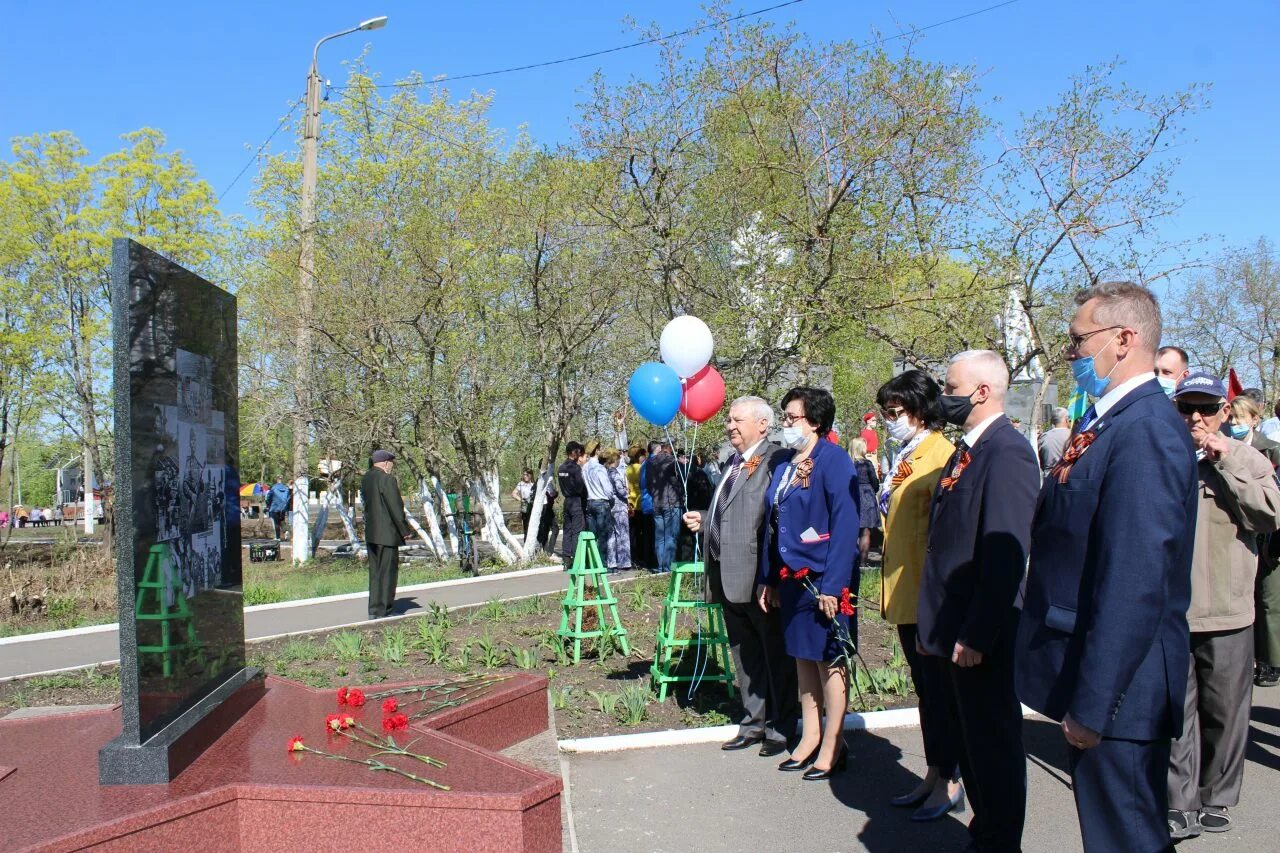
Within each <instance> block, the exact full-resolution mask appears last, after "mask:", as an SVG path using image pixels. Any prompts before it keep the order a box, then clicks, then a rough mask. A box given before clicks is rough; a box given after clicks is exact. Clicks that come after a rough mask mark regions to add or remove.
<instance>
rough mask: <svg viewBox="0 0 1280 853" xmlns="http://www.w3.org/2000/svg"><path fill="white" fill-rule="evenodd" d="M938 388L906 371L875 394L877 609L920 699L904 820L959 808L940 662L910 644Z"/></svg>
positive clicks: (936, 443)
mask: <svg viewBox="0 0 1280 853" xmlns="http://www.w3.org/2000/svg"><path fill="white" fill-rule="evenodd" d="M941 393H942V390H941V389H940V388H939V387H938V383H937V382H935V381H934V380H933V379H932V377H930V376H929V375H928V374H926V373H924V372H923V371H920V370H911V371H907V372H906V373H902V374H900V375H898V376H895V377H893V378H892V379H890V380H889V381H888V382H886V383H885V384H884V385H882V386H880V390H879V391H878V392H877V393H876V402H877V403H878V404H879V406H880V412H881V414H882V415H883V417H884V423H885V429H886V430H887V431H888V433H889V437H890V438H892V439H893V440H894V443H895V446H896V447H897V448H898V450H897V452H896V453H894V455H893V457H892V462H891V464H890V467H889V473H888V475H887V476H886V477H885V478H884V481H883V482H882V483H881V486H880V492H879V494H878V498H879V502H880V512H881V514H882V515H884V517H885V522H884V548H883V550H882V553H883V555H884V560H883V567H882V569H881V574H880V613H881V615H882V616H884V618H885V619H886V620H887V621H888V622H890V623H891V624H893V625H896V626H898V639H899V641H900V642H901V643H902V651H903V654H904V655H905V656H906V658H907V663H908V664H909V665H910V667H911V681H912V683H913V684H914V685H915V690H916V695H917V696H918V697H919V699H920V733H921V736H922V737H923V739H924V754H925V761H926V763H927V764H928V766H929V769H928V772H927V773H926V774H925V777H924V779H922V780H921V781H920V784H919V785H917V786H916V787H915V789H914V790H912V791H910V792H908V793H906V794H903V795H902V796H899V797H894V798H893V800H892V801H891V802H892V803H893V805H895V806H902V807H918V808H917V810H916V812H915V813H914V814H913V815H912V816H911V819H912V820H916V821H923V820H937V819H938V818H941V817H942V816H944V815H945V814H947V813H948V812H950V811H952V810H962V809H963V808H964V791H963V789H962V788H961V787H960V782H959V776H960V767H959V753H958V749H959V746H958V742H957V739H956V738H955V737H954V736H952V734H951V732H950V725H949V717H948V712H947V699H946V690H947V685H946V683H945V682H944V681H943V677H944V674H943V669H942V666H941V662H940V661H939V660H938V659H937V658H931V657H929V656H928V655H922V654H920V653H918V652H917V650H916V601H917V600H918V599H919V597H920V577H921V573H922V572H923V570H924V553H925V545H926V542H927V540H928V538H929V514H930V506H931V504H932V502H933V492H934V488H935V487H936V486H937V485H938V480H939V478H941V476H942V471H943V469H944V468H945V467H946V465H947V463H948V462H949V461H950V460H951V457H952V454H954V453H955V446H954V445H952V444H951V442H950V441H948V440H947V439H946V437H945V436H943V435H942V433H941V432H939V431H938V429H939V427H941V425H942V413H941V410H940V409H939V406H938V397H939V396H940V395H941Z"/></svg>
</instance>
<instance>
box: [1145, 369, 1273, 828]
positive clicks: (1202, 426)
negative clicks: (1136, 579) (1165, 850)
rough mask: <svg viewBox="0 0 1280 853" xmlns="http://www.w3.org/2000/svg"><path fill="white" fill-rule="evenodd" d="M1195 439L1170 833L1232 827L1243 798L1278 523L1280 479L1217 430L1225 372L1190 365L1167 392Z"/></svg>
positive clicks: (1224, 410) (1223, 408) (1222, 415)
mask: <svg viewBox="0 0 1280 853" xmlns="http://www.w3.org/2000/svg"><path fill="white" fill-rule="evenodd" d="M1173 402H1174V404H1175V405H1176V406H1177V409H1178V413H1179V414H1181V415H1182V418H1183V420H1185V421H1186V423H1187V429H1188V430H1189V431H1190V433H1191V440H1192V441H1193V442H1194V443H1195V446H1196V448H1197V450H1196V457H1197V458H1198V459H1199V464H1198V466H1197V468H1198V473H1199V478H1200V493H1199V511H1198V513H1197V514H1196V526H1195V530H1196V536H1195V543H1196V544H1195V558H1194V560H1193V561H1192V563H1191V607H1190V609H1189V610H1188V611H1187V622H1188V623H1189V625H1190V628H1191V661H1190V664H1189V668H1188V672H1187V692H1186V702H1185V706H1184V711H1183V713H1184V715H1185V719H1186V726H1185V728H1184V729H1183V732H1182V735H1181V736H1180V737H1179V738H1178V739H1177V740H1175V741H1174V742H1173V754H1172V760H1171V762H1170V765H1169V833H1170V835H1171V836H1172V837H1173V838H1190V837H1193V836H1196V835H1199V834H1200V832H1201V831H1202V830H1203V831H1206V832H1226V831H1227V830H1229V829H1231V813H1230V811H1229V809H1230V808H1232V807H1234V806H1235V805H1237V804H1238V803H1239V802H1240V783H1241V781H1242V780H1243V778H1244V751H1245V745H1246V743H1247V742H1248V736H1249V706H1250V704H1251V700H1252V697H1253V684H1252V682H1251V680H1250V679H1251V677H1252V675H1253V666H1252V664H1253V629H1252V626H1253V616H1254V614H1253V582H1254V575H1255V573H1256V571H1257V568H1258V534H1262V533H1272V532H1274V531H1275V529H1276V522H1277V513H1278V512H1280V487H1277V485H1276V478H1275V475H1274V473H1273V472H1272V468H1271V463H1270V462H1268V461H1267V458H1266V457H1265V456H1263V455H1262V454H1261V453H1259V452H1258V451H1257V450H1254V449H1253V448H1252V447H1250V446H1249V445H1247V444H1245V443H1244V442H1242V441H1237V440H1236V439H1234V438H1228V437H1227V436H1225V435H1223V434H1222V433H1221V432H1220V430H1221V429H1222V425H1223V423H1225V422H1226V420H1227V415H1228V413H1229V412H1230V411H1231V409H1230V408H1229V407H1228V406H1227V389H1226V386H1224V385H1223V384H1222V380H1221V379H1219V378H1218V377H1216V376H1212V375H1210V374H1208V373H1192V374H1190V375H1189V376H1186V377H1185V378H1183V379H1182V381H1181V382H1179V383H1178V387H1177V390H1176V391H1174V393H1173Z"/></svg>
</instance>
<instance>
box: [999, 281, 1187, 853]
mask: <svg viewBox="0 0 1280 853" xmlns="http://www.w3.org/2000/svg"><path fill="white" fill-rule="evenodd" d="M1075 302H1076V306H1077V310H1076V314H1075V317H1074V318H1073V319H1072V321H1071V326H1070V328H1069V330H1068V334H1069V338H1070V344H1069V346H1068V348H1067V352H1066V356H1067V359H1068V362H1069V364H1070V366H1071V372H1072V374H1073V375H1074V377H1075V380H1076V385H1077V386H1078V387H1079V388H1080V389H1081V390H1082V391H1084V392H1085V393H1087V394H1089V395H1090V396H1091V397H1094V398H1095V400H1096V401H1095V402H1094V404H1093V405H1092V406H1090V407H1089V409H1088V411H1086V412H1085V415H1084V417H1083V418H1082V419H1081V420H1080V422H1079V423H1078V424H1077V427H1076V430H1075V433H1074V434H1073V435H1072V437H1071V442H1070V444H1069V445H1068V446H1067V449H1066V451H1065V452H1064V453H1063V455H1062V458H1061V459H1060V460H1058V463H1057V464H1056V465H1055V466H1054V467H1053V468H1052V469H1050V471H1049V473H1048V475H1047V476H1046V477H1045V482H1044V486H1043V488H1042V490H1041V493H1040V500H1039V505H1038V507H1037V510H1036V515H1035V520H1034V522H1033V523H1032V529H1031V560H1030V568H1029V571H1028V575H1027V582H1026V597H1025V604H1024V607H1023V614H1022V621H1021V623H1020V624H1019V627H1018V643H1017V652H1016V655H1015V661H1016V663H1015V669H1016V673H1015V675H1016V683H1017V688H1018V696H1019V698H1020V699H1021V700H1022V701H1023V703H1025V704H1026V705H1028V706H1030V707H1031V708H1033V709H1035V710H1036V711H1039V712H1040V713H1042V714H1044V715H1045V716H1047V717H1050V718H1052V719H1055V720H1061V721H1062V733H1063V736H1064V738H1065V739H1066V741H1067V743H1068V745H1069V763H1070V769H1071V776H1072V782H1073V790H1074V793H1075V799H1076V810H1077V812H1078V816H1079V820H1080V833H1081V836H1082V838H1083V840H1084V847H1085V850H1087V851H1093V850H1163V849H1167V848H1168V847H1169V829H1168V824H1167V810H1168V790H1167V775H1168V770H1169V751H1170V744H1171V742H1172V740H1173V739H1174V738H1175V737H1177V736H1178V735H1180V734H1181V733H1182V715H1183V700H1184V697H1185V695H1186V679H1187V659H1188V650H1189V645H1188V643H1189V637H1188V631H1187V607H1188V605H1189V604H1190V603H1191V559H1192V549H1193V544H1194V534H1195V519H1196V503H1197V500H1198V498H1197V490H1198V482H1197V479H1198V478H1197V476H1196V457H1195V447H1194V446H1193V444H1192V440H1191V436H1190V434H1189V433H1188V431H1187V427H1186V424H1185V423H1183V421H1182V419H1181V417H1179V415H1178V413H1177V410H1176V409H1175V408H1174V407H1173V406H1171V405H1169V401H1168V399H1167V398H1166V397H1165V394H1164V391H1163V390H1161V387H1160V384H1159V383H1158V382H1157V381H1156V377H1155V372H1154V367H1155V356H1156V347H1157V346H1159V344H1160V332H1161V323H1160V306H1159V305H1158V304H1157V302H1156V300H1155V297H1154V296H1152V295H1151V292H1150V291H1148V290H1147V289H1146V288H1144V287H1140V286H1138V285H1136V284H1131V283H1129V282H1107V283H1102V284H1098V285H1095V286H1094V287H1090V288H1088V289H1086V290H1083V291H1081V292H1080V293H1078V294H1077V295H1076V299H1075Z"/></svg>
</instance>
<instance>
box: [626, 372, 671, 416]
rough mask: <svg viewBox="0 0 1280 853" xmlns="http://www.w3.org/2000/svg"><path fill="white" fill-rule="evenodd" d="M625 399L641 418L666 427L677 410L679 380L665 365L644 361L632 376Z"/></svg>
mask: <svg viewBox="0 0 1280 853" xmlns="http://www.w3.org/2000/svg"><path fill="white" fill-rule="evenodd" d="M627 396H628V397H630V398H631V405H632V406H634V407H635V410H636V412H637V413H638V414H639V415H640V417H642V418H644V419H645V420H646V421H648V422H649V423H651V424H653V425H655V426H666V425H667V424H669V423H671V419H672V418H674V417H675V416H676V412H678V411H680V400H681V399H682V398H683V397H684V389H683V388H682V387H681V386H680V377H679V376H677V375H676V372H675V371H674V370H672V369H671V368H670V367H667V366H666V365H665V364H662V363H661V362H657V361H646V362H645V363H644V364H642V365H640V366H639V367H637V368H636V372H635V373H633V374H631V381H630V382H629V383H628V384H627Z"/></svg>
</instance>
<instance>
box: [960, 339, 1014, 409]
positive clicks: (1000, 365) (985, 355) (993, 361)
mask: <svg viewBox="0 0 1280 853" xmlns="http://www.w3.org/2000/svg"><path fill="white" fill-rule="evenodd" d="M961 361H972V362H973V367H974V369H975V370H976V371H977V373H978V377H979V378H980V379H981V380H982V381H983V382H985V383H987V384H988V385H990V386H991V395H992V396H993V397H995V398H996V399H997V400H1003V399H1004V395H1005V392H1007V391H1008V390H1009V367H1008V365H1006V364H1005V363H1004V359H1003V358H1001V357H1000V353H998V352H996V351H995V350H989V349H968V350H965V351H964V352H961V353H956V354H955V355H953V356H952V357H951V363H952V364H956V363H958V362H961Z"/></svg>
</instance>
